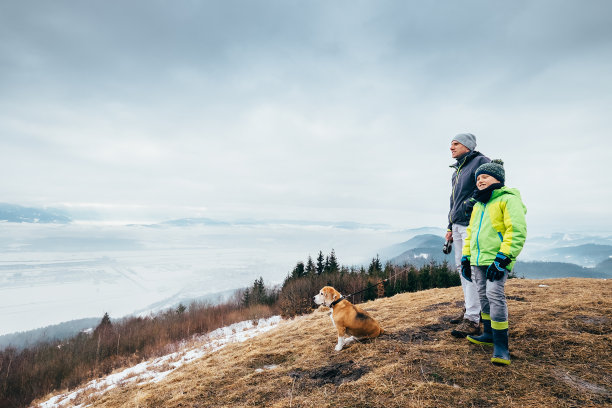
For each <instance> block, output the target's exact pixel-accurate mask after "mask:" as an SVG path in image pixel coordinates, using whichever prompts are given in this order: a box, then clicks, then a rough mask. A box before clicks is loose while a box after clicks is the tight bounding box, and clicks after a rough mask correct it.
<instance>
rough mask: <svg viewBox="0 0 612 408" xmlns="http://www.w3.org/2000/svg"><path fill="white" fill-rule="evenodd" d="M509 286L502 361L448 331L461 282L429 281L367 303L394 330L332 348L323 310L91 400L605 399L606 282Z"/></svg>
mask: <svg viewBox="0 0 612 408" xmlns="http://www.w3.org/2000/svg"><path fill="white" fill-rule="evenodd" d="M540 284H546V285H549V287H539V285H540ZM507 296H508V305H509V311H510V349H511V354H512V365H511V366H509V367H497V366H494V365H492V364H491V363H490V360H489V359H490V357H491V349H490V348H486V347H483V346H475V345H472V344H470V343H469V342H468V341H466V340H459V339H455V338H453V337H452V336H450V329H451V327H452V325H450V324H449V323H447V320H448V317H450V315H453V314H455V313H456V312H457V311H458V309H459V307H460V305H461V300H462V293H461V289H460V288H458V287H456V288H449V289H432V290H427V291H423V292H417V293H409V294H402V295H397V296H395V297H392V298H387V299H379V300H377V301H374V302H368V303H366V304H363V305H362V306H363V308H364V309H366V310H367V311H369V312H370V313H371V314H372V315H373V316H374V317H375V318H376V319H377V320H378V321H379V322H380V323H381V325H382V326H383V327H384V328H385V329H386V330H387V331H388V332H389V334H386V335H383V336H382V337H380V338H378V339H375V340H372V341H367V342H362V343H353V344H351V345H349V346H348V347H347V348H345V349H344V350H343V351H341V352H339V353H338V352H335V351H334V346H335V343H336V336H335V333H334V329H333V327H332V324H331V321H330V319H329V317H328V313H327V310H326V309H325V308H321V309H319V310H317V311H315V312H314V313H312V314H310V315H307V316H304V317H301V318H298V319H295V320H293V321H288V322H284V323H282V324H281V325H280V326H279V327H278V328H276V329H275V330H272V331H270V332H268V333H266V334H263V335H260V336H258V337H256V338H254V339H251V340H249V341H247V342H245V343H239V344H232V345H229V346H227V347H226V348H225V349H223V350H221V351H219V352H217V353H213V354H210V355H208V356H206V357H204V358H202V359H201V360H198V361H196V362H194V363H192V364H189V365H188V366H185V367H183V368H182V369H179V370H177V371H175V372H174V373H173V374H171V375H170V376H169V377H168V378H167V379H165V380H164V381H163V382H161V383H158V384H148V385H145V386H142V387H138V386H126V387H122V388H119V389H116V390H113V391H111V392H109V393H107V394H105V395H104V396H102V397H101V398H99V399H98V400H97V401H95V402H94V404H93V406H95V407H113V408H114V407H457V406H466V407H497V406H499V407H589V406H593V407H595V406H606V405H607V406H611V405H612V359H611V357H612V353H611V350H612V281H603V280H591V279H573V278H572V279H554V280H546V281H536V280H522V279H513V280H511V281H509V282H508V285H507ZM270 366H272V368H270ZM264 367H265V369H264V370H258V369H259V368H264Z"/></svg>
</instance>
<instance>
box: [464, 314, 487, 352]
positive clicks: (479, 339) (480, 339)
mask: <svg viewBox="0 0 612 408" xmlns="http://www.w3.org/2000/svg"><path fill="white" fill-rule="evenodd" d="M481 316H482V315H481ZM487 317H488V315H485V316H484V317H483V318H482V327H483V331H482V334H481V335H480V336H474V335H468V336H467V337H466V338H467V339H468V340H469V341H471V342H472V343H474V344H482V345H485V346H492V345H493V332H492V329H491V318H490V317H489V318H488V319H487Z"/></svg>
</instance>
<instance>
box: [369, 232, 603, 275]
mask: <svg viewBox="0 0 612 408" xmlns="http://www.w3.org/2000/svg"><path fill="white" fill-rule="evenodd" d="M595 239H599V240H601V239H602V238H601V237H586V236H577V235H574V236H572V237H571V238H569V237H568V236H564V235H561V234H556V235H554V236H553V237H549V238H546V237H545V238H541V237H536V238H535V239H534V241H537V242H538V243H539V244H540V245H542V244H543V243H548V245H551V244H552V245H553V246H554V245H556V244H559V243H560V242H564V243H565V244H566V245H567V244H568V243H572V242H585V241H588V240H595ZM604 241H605V239H604ZM530 242H531V241H529V242H528V244H529V243H530ZM443 245H444V238H443V237H442V236H441V235H433V234H423V235H417V236H415V237H414V238H412V239H409V240H408V241H405V242H402V243H399V244H395V245H391V246H389V247H386V248H383V249H381V250H380V251H379V252H378V254H379V257H380V259H381V261H383V262H386V261H389V262H391V263H392V264H394V265H403V264H411V265H414V266H417V267H420V266H423V265H425V264H428V263H430V262H432V261H434V262H436V263H442V262H444V261H447V262H448V263H449V264H450V265H451V266H453V265H454V263H455V257H454V250H453V251H452V252H451V253H450V254H448V255H445V254H444V253H442V246H443ZM548 245H546V246H544V245H542V246H543V249H540V250H539V251H537V252H534V251H532V256H531V257H530V258H528V260H527V261H525V260H524V258H523V257H522V256H521V257H519V260H518V261H517V263H516V266H515V267H514V272H515V274H516V276H517V277H525V278H530V279H548V278H564V277H578V278H611V279H612V245H599V244H593V243H587V244H579V245H576V246H563V247H561V246H557V247H555V248H550V247H548ZM534 254H535V256H537V258H536V259H534Z"/></svg>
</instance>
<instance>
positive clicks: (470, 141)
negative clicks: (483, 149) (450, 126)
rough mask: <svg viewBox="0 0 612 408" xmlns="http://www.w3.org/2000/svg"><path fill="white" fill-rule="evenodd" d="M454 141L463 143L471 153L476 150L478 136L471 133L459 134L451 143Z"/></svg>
mask: <svg viewBox="0 0 612 408" xmlns="http://www.w3.org/2000/svg"><path fill="white" fill-rule="evenodd" d="M452 141H457V142H459V143H461V144H462V145H464V146H465V147H467V148H468V149H470V150H471V151H474V149H475V148H476V136H474V135H473V134H471V133H459V134H458V135H457V136H455V137H454V138H453V140H451V142H452Z"/></svg>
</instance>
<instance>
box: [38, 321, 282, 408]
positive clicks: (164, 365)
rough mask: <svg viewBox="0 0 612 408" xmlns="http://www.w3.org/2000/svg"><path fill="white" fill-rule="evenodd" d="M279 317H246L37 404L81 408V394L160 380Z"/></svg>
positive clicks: (268, 327) (259, 330)
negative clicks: (173, 349)
mask: <svg viewBox="0 0 612 408" xmlns="http://www.w3.org/2000/svg"><path fill="white" fill-rule="evenodd" d="M281 320H282V319H281V318H280V316H274V317H270V318H268V319H259V320H258V321H257V322H256V323H255V324H253V321H251V320H249V321H244V322H240V323H235V324H232V325H230V326H227V327H222V328H220V329H217V330H214V331H212V332H210V333H208V334H206V335H203V336H201V337H199V338H198V339H196V341H195V343H190V346H186V345H182V346H180V348H181V349H180V350H179V351H177V352H174V353H172V354H168V355H166V356H163V357H158V358H155V359H152V360H149V361H145V362H143V363H140V364H138V365H136V366H134V367H130V368H127V369H125V370H123V371H120V372H117V373H114V374H110V375H108V376H107V377H105V378H101V379H97V380H92V381H90V382H89V383H87V384H86V385H84V386H83V387H81V388H79V389H77V390H74V391H71V392H68V393H65V394H60V395H56V396H55V397H53V398H51V399H49V400H48V401H45V402H43V403H41V404H39V405H37V406H36V407H40V408H56V407H66V408H67V407H73V408H84V407H86V406H88V405H87V403H81V404H79V403H78V401H79V400H80V399H81V397H83V396H85V397H86V398H85V399H86V400H90V398H95V397H96V395H102V394H104V393H105V392H108V391H109V390H112V389H113V388H116V387H118V386H123V385H126V384H132V383H134V384H138V385H143V384H147V383H151V382H159V381H161V380H163V379H164V378H166V376H168V374H170V373H171V372H173V371H174V370H176V369H177V368H179V367H182V366H183V365H185V364H187V363H190V362H192V361H193V360H196V359H198V358H200V357H203V356H204V355H206V354H208V353H212V352H215V351H217V350H220V349H222V348H223V347H225V346H226V345H227V344H230V343H240V342H243V341H245V340H248V339H250V338H252V337H255V336H257V335H259V334H261V333H265V332H267V331H269V330H271V329H273V328H274V327H275V326H276V325H278V324H279V323H280V322H281Z"/></svg>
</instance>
